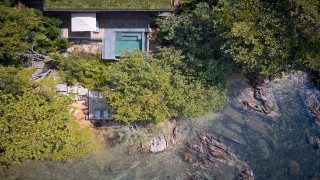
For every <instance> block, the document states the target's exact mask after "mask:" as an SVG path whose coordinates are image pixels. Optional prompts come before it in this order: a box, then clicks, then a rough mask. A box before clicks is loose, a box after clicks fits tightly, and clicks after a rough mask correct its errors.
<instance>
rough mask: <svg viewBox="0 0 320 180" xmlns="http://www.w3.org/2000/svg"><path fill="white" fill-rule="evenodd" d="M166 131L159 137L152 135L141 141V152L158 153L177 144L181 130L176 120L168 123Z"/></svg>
mask: <svg viewBox="0 0 320 180" xmlns="http://www.w3.org/2000/svg"><path fill="white" fill-rule="evenodd" d="M165 128H166V131H167V132H164V131H162V132H161V133H160V135H159V136H158V137H151V138H148V139H145V140H143V141H142V142H141V145H140V152H141V153H157V152H162V151H165V150H166V149H168V148H170V147H171V146H172V145H174V144H176V143H177V142H178V140H179V139H180V138H181V130H180V127H179V126H178V125H177V122H176V120H173V121H168V122H167V123H166V127H165Z"/></svg>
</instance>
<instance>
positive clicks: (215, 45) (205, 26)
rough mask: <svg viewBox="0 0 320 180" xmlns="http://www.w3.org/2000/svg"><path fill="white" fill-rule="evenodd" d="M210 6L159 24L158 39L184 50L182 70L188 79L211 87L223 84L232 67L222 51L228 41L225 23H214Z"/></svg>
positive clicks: (204, 6)
mask: <svg viewBox="0 0 320 180" xmlns="http://www.w3.org/2000/svg"><path fill="white" fill-rule="evenodd" d="M213 16H214V12H213V11H212V9H211V7H210V6H209V5H208V4H199V6H198V8H196V9H195V10H194V11H192V12H190V13H186V14H183V15H173V16H169V17H168V18H165V19H162V20H160V21H158V24H159V26H160V28H161V31H160V33H159V34H158V38H159V40H160V41H161V42H162V43H164V44H169V45H170V46H172V47H174V48H175V49H178V50H180V51H182V54H183V55H184V58H183V64H182V67H180V70H181V71H182V73H183V74H184V75H185V76H192V77H194V78H197V79H199V80H206V81H207V82H208V83H210V84H215V85H216V84H218V83H224V82H225V80H226V79H225V78H226V77H227V75H228V73H229V72H230V71H231V70H232V68H233V64H232V61H231V60H230V58H228V57H227V56H225V54H224V53H223V52H222V51H221V46H222V44H223V43H224V41H225V38H224V37H222V36H221V34H220V33H221V32H222V31H223V25H222V24H223V23H220V22H217V21H214V20H213V19H212V18H213ZM221 25H222V26H221Z"/></svg>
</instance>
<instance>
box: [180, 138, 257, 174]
mask: <svg viewBox="0 0 320 180" xmlns="http://www.w3.org/2000/svg"><path fill="white" fill-rule="evenodd" d="M180 155H181V158H182V159H183V160H184V161H186V162H187V163H189V164H190V165H193V164H200V165H201V167H205V168H215V165H216V164H217V163H224V164H227V165H228V166H231V167H234V168H235V169H236V170H237V171H239V176H238V177H239V178H238V179H243V180H253V179H254V176H253V172H252V170H251V168H250V167H249V166H248V165H247V164H246V163H245V162H243V161H240V160H239V159H238V158H237V157H236V155H234V154H233V153H231V152H230V148H229V147H228V146H227V145H225V144H224V142H223V139H222V138H218V137H215V136H213V135H210V134H207V133H205V132H197V133H196V137H195V138H193V139H191V140H188V141H187V142H186V146H185V148H184V149H183V150H182V151H181V152H180Z"/></svg>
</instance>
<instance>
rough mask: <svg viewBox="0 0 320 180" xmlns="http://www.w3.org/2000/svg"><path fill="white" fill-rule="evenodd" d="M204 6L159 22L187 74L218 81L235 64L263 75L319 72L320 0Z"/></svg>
mask: <svg viewBox="0 0 320 180" xmlns="http://www.w3.org/2000/svg"><path fill="white" fill-rule="evenodd" d="M205 2H206V3H201V1H200V0H188V1H185V3H184V4H183V6H182V12H188V13H180V14H178V15H173V16H170V17H168V18H166V19H163V20H161V21H160V22H159V25H160V28H161V30H162V33H160V36H159V37H160V39H161V40H162V42H163V43H164V44H169V45H170V46H172V47H174V48H176V49H178V50H182V52H183V55H185V59H184V62H185V64H186V65H187V67H188V68H187V71H186V72H184V74H185V75H187V74H190V75H192V76H196V77H201V78H203V77H204V79H207V80H209V81H210V79H212V80H216V79H217V78H215V77H219V74H222V75H225V74H226V73H225V71H224V70H225V69H224V68H221V67H228V68H227V69H230V68H229V66H225V65H224V63H226V62H229V61H230V60H232V61H233V62H235V63H237V64H239V65H241V67H242V68H243V69H245V70H246V71H247V72H258V73H260V74H263V75H271V76H277V75H280V74H281V73H282V72H287V71H291V70H310V69H311V70H315V71H318V72H319V69H320V60H319V54H320V48H319V46H318V44H319V43H320V36H319V33H320V25H319V24H320V23H319V22H320V12H319V11H320V10H319V5H320V1H319V0H283V1H263V0H250V1H249V0H243V1H232V0H217V1H211V0H205ZM184 9H185V11H184ZM227 64H228V63H227ZM219 65H221V66H219ZM189 71H190V72H189ZM216 72H217V73H216Z"/></svg>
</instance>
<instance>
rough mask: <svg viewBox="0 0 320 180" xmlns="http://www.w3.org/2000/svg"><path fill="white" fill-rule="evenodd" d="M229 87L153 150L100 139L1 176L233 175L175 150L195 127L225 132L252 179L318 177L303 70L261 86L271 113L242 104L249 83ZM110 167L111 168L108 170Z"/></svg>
mask: <svg viewBox="0 0 320 180" xmlns="http://www.w3.org/2000/svg"><path fill="white" fill-rule="evenodd" d="M233 84H234V87H235V88H234V90H233V91H231V92H230V101H229V102H228V104H227V105H226V107H225V108H224V109H222V110H220V111H219V112H216V113H212V114H208V115H206V116H203V117H199V118H191V119H187V120H180V123H181V126H182V133H183V136H182V140H181V141H180V142H179V143H178V144H177V145H175V146H174V147H173V148H171V149H169V150H168V151H166V152H163V153H158V154H144V155H141V154H139V153H132V154H131V155H128V151H127V147H126V146H125V145H120V144H116V145H113V146H111V145H110V144H103V145H102V148H101V149H100V151H99V153H97V154H95V155H91V156H88V157H85V158H81V159H77V160H75V162H74V163H72V164H68V163H62V162H52V161H27V162H24V163H19V164H14V165H12V166H11V167H10V169H9V170H8V171H7V172H8V174H7V176H5V177H3V178H5V179H7V178H10V179H14V178H18V179H185V178H186V174H187V172H191V173H194V174H199V175H201V176H202V177H203V178H204V179H233V178H235V177H236V175H237V172H236V171H235V169H234V168H232V167H228V166H224V165H223V164H222V165H221V164H220V165H217V166H216V167H215V168H214V169H203V168H201V167H199V166H190V165H188V164H187V163H185V162H183V161H182V160H181V158H180V157H179V151H180V150H181V148H182V147H183V146H184V142H185V140H186V139H188V138H190V136H191V135H192V132H194V131H195V129H204V130H205V131H207V132H208V133H211V134H215V135H218V136H221V137H223V138H224V140H225V143H226V144H227V145H229V146H230V147H231V149H232V151H233V152H234V153H235V154H236V155H238V157H239V159H241V160H244V161H245V162H247V164H248V165H249V166H250V167H251V168H252V169H253V172H254V175H255V178H256V179H268V180H269V179H312V178H318V179H319V178H320V152H315V150H314V149H313V147H312V145H310V144H308V142H307V137H306V134H312V135H319V132H317V131H316V130H315V129H316V126H317V124H315V121H314V117H313V116H312V115H311V114H310V113H309V112H308V110H307V108H306V107H305V105H304V101H303V98H302V97H303V96H304V95H305V94H306V93H307V92H314V93H315V92H316V91H315V89H314V87H313V86H312V84H311V83H310V82H309V81H308V80H307V78H306V76H305V75H304V74H301V73H300V74H295V75H290V76H287V77H286V78H284V79H280V80H275V81H273V82H270V83H268V84H267V88H266V91H267V93H268V95H269V96H271V97H274V98H275V100H276V103H277V107H278V108H277V113H276V115H275V117H274V118H272V117H268V116H266V115H265V114H262V113H258V112H254V111H252V110H250V109H246V108H244V107H243V105H242V103H241V101H240V100H241V96H242V94H241V92H242V90H244V89H246V88H248V85H247V84H246V83H245V82H244V81H243V79H239V81H235V82H234V83H233ZM112 170H113V171H114V172H113V171H112Z"/></svg>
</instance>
